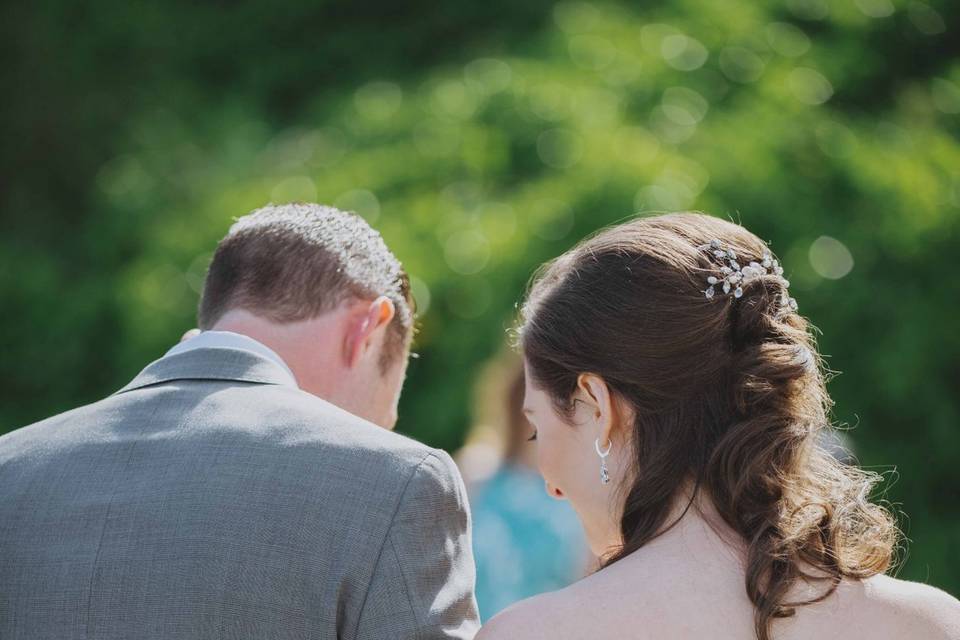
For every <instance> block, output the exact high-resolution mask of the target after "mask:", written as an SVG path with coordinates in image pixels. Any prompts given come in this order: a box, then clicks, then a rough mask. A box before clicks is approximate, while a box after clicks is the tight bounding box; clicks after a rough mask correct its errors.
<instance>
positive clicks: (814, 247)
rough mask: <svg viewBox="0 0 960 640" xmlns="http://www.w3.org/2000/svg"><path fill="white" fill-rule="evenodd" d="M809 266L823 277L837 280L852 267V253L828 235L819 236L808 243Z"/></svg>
mask: <svg viewBox="0 0 960 640" xmlns="http://www.w3.org/2000/svg"><path fill="white" fill-rule="evenodd" d="M809 257H810V266H811V267H813V270H814V271H816V272H817V273H818V274H820V275H821V276H823V277H824V278H827V279H830V280H839V279H840V278H842V277H844V276H845V275H847V274H848V273H850V271H851V270H852V269H853V255H852V254H851V253H850V250H849V249H847V247H846V245H844V244H843V243H842V242H840V241H839V240H837V239H836V238H831V237H830V236H820V237H819V238H817V239H816V240H814V241H813V244H811V245H810V252H809Z"/></svg>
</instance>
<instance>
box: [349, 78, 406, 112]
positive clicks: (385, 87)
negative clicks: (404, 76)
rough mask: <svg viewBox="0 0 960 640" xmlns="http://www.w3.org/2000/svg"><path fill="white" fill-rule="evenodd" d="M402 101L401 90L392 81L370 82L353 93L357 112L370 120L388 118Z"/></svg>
mask: <svg viewBox="0 0 960 640" xmlns="http://www.w3.org/2000/svg"><path fill="white" fill-rule="evenodd" d="M402 102H403V90H401V89H400V86H399V85H397V84H395V83H393V82H384V81H376V82H370V83H367V84H365V85H363V86H362V87H360V88H359V89H357V91H356V93H354V95H353V103H354V105H355V106H356V108H357V113H359V114H360V115H361V116H362V117H364V118H366V119H368V120H372V121H383V120H388V119H389V118H390V117H392V116H393V115H394V114H395V113H396V112H397V111H398V110H399V109H400V104H401V103H402Z"/></svg>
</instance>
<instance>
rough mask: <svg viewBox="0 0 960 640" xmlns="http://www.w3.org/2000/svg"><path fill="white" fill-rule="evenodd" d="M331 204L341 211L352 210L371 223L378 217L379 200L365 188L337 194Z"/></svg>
mask: <svg viewBox="0 0 960 640" xmlns="http://www.w3.org/2000/svg"><path fill="white" fill-rule="evenodd" d="M333 206H335V207H336V208H337V209H340V210H342V211H352V212H354V213H356V214H359V215H360V216H361V217H363V219H364V220H366V221H367V222H369V223H370V224H373V223H374V222H376V221H377V219H378V218H379V217H380V200H379V199H378V198H377V196H376V195H375V194H374V193H373V192H372V191H368V190H366V189H351V190H350V191H346V192H344V193H341V194H340V195H339V196H337V198H336V200H334V201H333Z"/></svg>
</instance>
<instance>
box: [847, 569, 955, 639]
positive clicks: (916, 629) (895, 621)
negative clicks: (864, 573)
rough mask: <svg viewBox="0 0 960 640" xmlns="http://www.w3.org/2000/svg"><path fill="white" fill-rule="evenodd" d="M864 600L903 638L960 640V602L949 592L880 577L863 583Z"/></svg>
mask: <svg viewBox="0 0 960 640" xmlns="http://www.w3.org/2000/svg"><path fill="white" fill-rule="evenodd" d="M863 597H864V598H865V600H866V602H867V603H869V605H870V606H869V607H868V608H869V609H870V610H873V611H875V612H877V615H876V619H877V620H878V621H879V620H880V619H882V620H883V622H884V624H885V625H887V628H895V629H897V630H898V631H899V632H900V634H902V636H901V637H904V638H930V640H940V639H944V640H960V601H958V600H957V599H956V598H954V597H953V596H951V595H950V594H948V593H947V592H946V591H941V590H940V589H937V588H936V587H932V586H930V585H926V584H920V583H917V582H908V581H906V580H897V579H896V578H891V577H890V576H885V575H879V576H874V577H872V578H868V579H867V580H864V581H863ZM868 624H869V622H868Z"/></svg>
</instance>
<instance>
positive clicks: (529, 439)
mask: <svg viewBox="0 0 960 640" xmlns="http://www.w3.org/2000/svg"><path fill="white" fill-rule="evenodd" d="M536 439H537V432H536V431H534V432H533V435H532V436H530V437H529V438H527V442H533V441H534V440H536Z"/></svg>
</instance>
